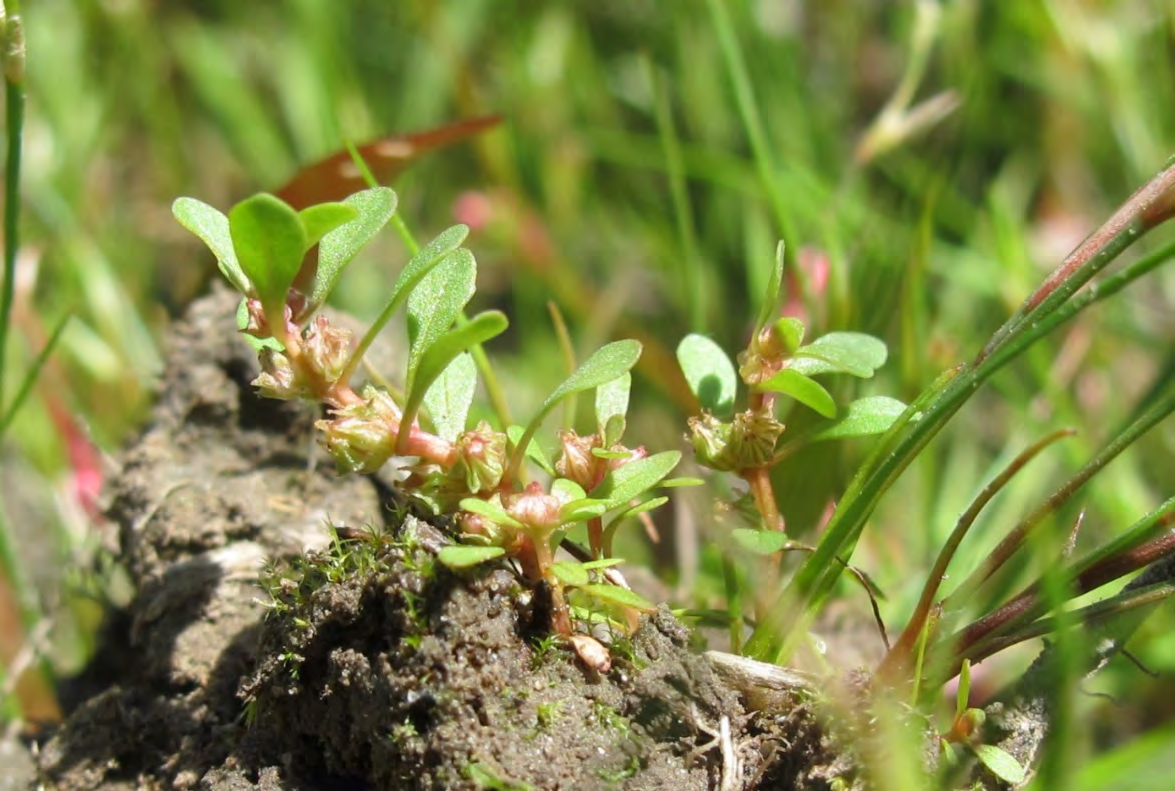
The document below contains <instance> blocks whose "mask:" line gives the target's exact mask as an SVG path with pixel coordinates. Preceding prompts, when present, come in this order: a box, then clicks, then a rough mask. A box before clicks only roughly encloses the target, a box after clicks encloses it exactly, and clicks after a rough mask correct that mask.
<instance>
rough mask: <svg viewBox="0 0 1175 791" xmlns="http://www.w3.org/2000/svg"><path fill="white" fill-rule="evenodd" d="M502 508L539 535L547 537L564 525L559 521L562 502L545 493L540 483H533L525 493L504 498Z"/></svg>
mask: <svg viewBox="0 0 1175 791" xmlns="http://www.w3.org/2000/svg"><path fill="white" fill-rule="evenodd" d="M502 506H503V507H504V508H505V509H506V512H507V513H508V514H510V516H512V517H514V518H515V519H517V520H518V521H519V522H521V523H522V524H524V525H526V526H527V527H528V528H531V529H532V530H533V531H534V532H535V533H537V534H539V535H547V534H549V533H550V532H551V531H553V530H555V529H556V528H558V527H559V525H560V524H562V522H560V520H559V511H560V509H562V507H563V503H562V501H560V499H559V498H558V497H556V496H555V495H553V494H547V493H546V492H544V491H543V487H542V486H541V485H540V484H539V482H538V481H531V482H530V483H529V484H528V485H527V487H526V490H525V491H522V492H517V493H515V494H510V495H507V496H505V497H503V498H502Z"/></svg>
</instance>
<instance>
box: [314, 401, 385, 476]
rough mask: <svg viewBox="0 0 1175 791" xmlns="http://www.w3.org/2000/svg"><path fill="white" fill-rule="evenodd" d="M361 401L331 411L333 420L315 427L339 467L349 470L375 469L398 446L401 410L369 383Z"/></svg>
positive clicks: (322, 422) (373, 470)
mask: <svg viewBox="0 0 1175 791" xmlns="http://www.w3.org/2000/svg"><path fill="white" fill-rule="evenodd" d="M363 395H364V397H365V398H366V399H367V400H366V401H364V402H363V403H362V404H355V405H353V406H347V407H343V408H342V409H335V410H331V414H332V415H333V417H332V418H331V419H330V420H319V421H318V422H317V423H315V424H314V425H315V427H317V428H318V429H320V430H321V431H322V432H323V433H324V434H325V438H324V440H323V443H324V444H325V445H326V449H327V450H328V451H329V452H330V454H331V456H333V457H334V459H335V463H336V464H337V465H338V467H339V469H341V470H345V471H348V472H375V471H376V470H378V469H379V468H380V467H382V466H383V465H384V462H386V461H387V460H388V459H389V458H391V456H392V452H393V450H394V449H395V445H396V432H395V427H396V425H397V423H398V421H399V418H400V410H399V409H398V408H397V407H396V405H395V403H394V402H393V401H392V399H391V397H390V396H389V395H388V394H387V393H386V392H384V391H383V390H379V389H376V388H374V387H371V386H368V387H367V388H366V389H365V390H364V391H363Z"/></svg>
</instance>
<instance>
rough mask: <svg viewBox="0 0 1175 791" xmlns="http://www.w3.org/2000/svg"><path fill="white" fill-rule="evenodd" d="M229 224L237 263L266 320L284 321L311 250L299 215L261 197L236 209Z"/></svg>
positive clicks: (237, 206) (229, 217) (269, 196)
mask: <svg viewBox="0 0 1175 791" xmlns="http://www.w3.org/2000/svg"><path fill="white" fill-rule="evenodd" d="M228 224H229V233H230V235H231V236H232V240H233V249H234V250H235V251H236V254H237V262H238V263H239V264H240V266H241V270H242V271H243V272H244V273H245V276H246V277H248V278H249V281H250V282H251V283H252V284H253V289H254V291H255V292H256V293H257V298H258V299H259V300H261V306H262V308H264V310H265V315H266V317H267V318H268V319H269V320H270V322H271V323H273V322H275V321H279V320H281V319H282V313H283V310H284V306H285V302H286V293H287V292H288V291H289V289H290V284H291V283H293V282H294V277H295V276H296V275H297V274H298V269H299V268H300V267H301V266H302V256H303V255H304V254H305V253H306V247H307V245H306V232H305V231H304V230H303V228H302V221H301V220H300V219H299V218H298V213H297V212H296V211H294V210H293V209H291V208H290V207H289V206H288V205H287V204H285V203H283V202H282V201H280V200H278V199H277V198H275V197H274V196H272V195H268V194H266V193H260V194H258V195H254V196H253V197H251V198H246V199H245V200H243V201H241V202H240V203H238V204H237V205H236V206H234V207H233V209H232V211H231V212H229V215H228ZM275 334H276V333H275Z"/></svg>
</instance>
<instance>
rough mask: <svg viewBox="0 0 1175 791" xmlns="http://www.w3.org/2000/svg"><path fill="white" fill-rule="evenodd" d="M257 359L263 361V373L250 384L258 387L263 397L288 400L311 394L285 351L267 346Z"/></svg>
mask: <svg viewBox="0 0 1175 791" xmlns="http://www.w3.org/2000/svg"><path fill="white" fill-rule="evenodd" d="M257 359H258V361H259V362H260V363H261V374H260V375H259V376H258V377H257V378H256V379H254V380H253V381H252V382H251V383H250V384H252V385H253V386H254V387H256V388H257V390H258V392H259V393H260V394H261V396H262V397H264V398H276V399H279V400H281V401H288V400H290V399H292V398H303V397H306V396H308V395H309V394H310V390H309V388H308V387H307V383H306V382H305V381H304V380H303V379H302V377H301V376H300V375H299V372H298V371H296V370H295V369H294V367H293V366H292V365H290V358H288V357H286V353H285V352H284V351H278V350H276V349H270V348H265V349H262V350H261V353H260V354H259V355H258V358H257Z"/></svg>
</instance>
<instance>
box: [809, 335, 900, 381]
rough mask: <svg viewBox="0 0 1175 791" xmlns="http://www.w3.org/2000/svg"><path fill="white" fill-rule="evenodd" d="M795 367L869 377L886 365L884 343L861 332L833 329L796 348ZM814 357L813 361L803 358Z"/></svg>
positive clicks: (814, 372) (812, 371) (811, 373)
mask: <svg viewBox="0 0 1175 791" xmlns="http://www.w3.org/2000/svg"><path fill="white" fill-rule="evenodd" d="M795 356H796V359H795V361H794V362H793V363H792V366H791V368H792V370H794V371H799V372H800V373H803V374H807V375H809V376H812V375H814V374H817V373H829V372H836V373H846V374H851V375H853V376H859V377H861V378H862V379H868V378H869V377H871V376H873V372H874V371H875V370H877V369H878V368H880V367H881V366H883V365H885V359H886V356H887V352H886V348H885V344H884V343H883V342H882V341H880V340H878V339H877V338H874V337H873V336H872V335H866V334H864V333H861V332H830V333H828V334H827V335H823V336H821V337H819V338H817V339H816V340H815V341H813V342H812V343H810V344H808V345H807V346H801V347H800V348H799V349H797V350H796V354H795ZM805 360H811V361H812V362H801V361H805Z"/></svg>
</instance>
